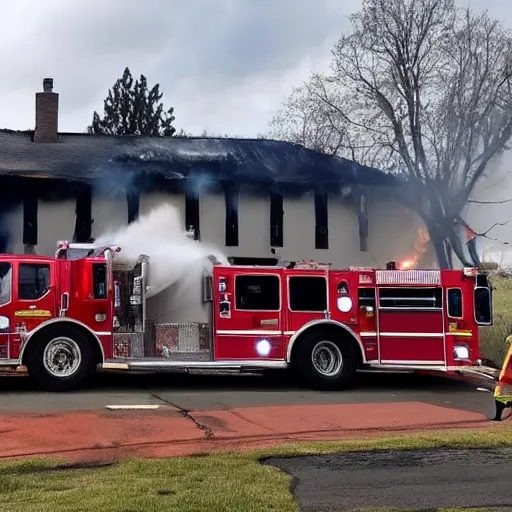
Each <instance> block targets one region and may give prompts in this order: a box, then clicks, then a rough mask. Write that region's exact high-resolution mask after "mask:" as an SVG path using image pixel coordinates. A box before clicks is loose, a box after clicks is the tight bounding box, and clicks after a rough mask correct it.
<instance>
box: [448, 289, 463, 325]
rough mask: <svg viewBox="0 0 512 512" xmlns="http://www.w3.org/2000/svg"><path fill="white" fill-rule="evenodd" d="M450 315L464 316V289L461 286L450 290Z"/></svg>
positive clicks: (454, 316) (453, 316)
mask: <svg viewBox="0 0 512 512" xmlns="http://www.w3.org/2000/svg"><path fill="white" fill-rule="evenodd" d="M448 316H450V317H452V318H462V290H461V289H459V288H452V289H450V290H448Z"/></svg>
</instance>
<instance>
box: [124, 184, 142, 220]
mask: <svg viewBox="0 0 512 512" xmlns="http://www.w3.org/2000/svg"><path fill="white" fill-rule="evenodd" d="M126 202H127V203H128V224H131V223H132V222H135V221H136V220H137V219H138V218H139V209H140V194H139V191H138V190H130V191H129V192H127V193H126Z"/></svg>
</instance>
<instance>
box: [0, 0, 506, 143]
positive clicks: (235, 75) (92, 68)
mask: <svg viewBox="0 0 512 512" xmlns="http://www.w3.org/2000/svg"><path fill="white" fill-rule="evenodd" d="M461 1H462V0H461ZM492 1H493V0H490V2H491V3H492ZM494 1H495V6H494V5H493V6H490V4H489V1H486V2H485V4H486V6H489V7H491V8H495V10H496V11H497V13H496V15H497V16H498V17H504V16H506V14H507V11H510V10H511V8H509V7H506V6H504V5H501V4H500V3H499V2H498V1H497V0H494ZM478 2H480V3H483V0H472V5H473V6H474V7H475V8H480V6H477V5H476V4H478ZM359 6H360V0H346V1H345V2H340V1H339V0H216V1H212V0H188V1H186V2H183V1H180V0H146V2H141V1H140V0H73V1H69V0H45V1H44V2H35V1H34V0H6V1H4V2H2V6H1V8H2V16H1V17H0V45H1V47H2V49H7V50H8V51H3V52H2V53H1V54H0V66H1V69H2V70H3V73H2V80H1V81H0V127H6V128H13V129H27V128H33V126H34V93H35V92H36V91H39V90H41V87H42V79H43V78H44V77H46V76H50V77H53V78H54V86H55V90H56V91H57V92H59V93H60V118H59V123H60V130H61V131H78V132H80V131H83V130H85V128H86V126H87V125H88V124H89V123H90V120H91V118H92V112H93V110H102V106H103V98H104V97H105V95H106V93H107V90H108V88H109V87H111V86H112V84H113V83H114V82H115V80H116V79H117V78H118V77H119V76H120V75H121V73H122V71H123V69H124V68H125V66H129V67H130V69H131V70H132V72H133V73H134V74H135V75H140V74H141V73H143V74H145V75H146V77H147V78H148V81H149V83H150V84H154V83H155V82H158V83H160V85H161V89H162V90H163V92H164V102H165V104H166V105H172V106H174V108H175V115H176V125H177V127H183V128H184V129H186V130H187V131H190V132H195V133H200V132H201V131H202V130H203V129H204V128H208V130H210V131H212V132H216V133H222V134H224V133H229V134H233V135H242V136H255V135H257V134H258V133H260V132H262V131H265V130H266V127H267V122H268V120H269V119H270V117H271V115H272V113H273V111H275V109H276V108H278V106H279V104H280V103H281V101H282V99H284V97H285V96H286V95H287V94H288V93H289V92H290V89H291V87H292V86H293V85H295V84H297V83H300V82H301V81H303V80H304V79H306V78H307V76H308V75H309V74H310V72H311V71H312V70H314V69H319V68H320V69H322V68H323V69H325V68H326V67H327V65H328V63H329V60H330V50H331V48H332V46H333V44H334V42H335V41H336V39H337V38H338V37H339V35H340V34H341V33H342V32H343V31H344V30H346V29H347V28H348V26H349V23H348V18H347V17H348V15H349V14H350V13H351V12H354V11H356V10H357V9H358V8H359Z"/></svg>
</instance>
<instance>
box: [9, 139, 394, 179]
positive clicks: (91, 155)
mask: <svg viewBox="0 0 512 512" xmlns="http://www.w3.org/2000/svg"><path fill="white" fill-rule="evenodd" d="M59 139H60V142H58V143H36V142H33V141H32V132H14V131H9V130H0V175H15V176H26V177H37V178H57V179H65V180H70V181H82V182H83V181H96V180H101V179H102V178H104V177H105V176H107V175H112V173H114V174H124V175H126V174H132V175H133V174H136V175H138V174H140V173H145V172H147V173H148V174H151V175H160V176H162V177H165V178H167V179H175V180H180V179H185V178H188V177H191V176H194V175H195V176H197V175H206V176H208V177H210V178H213V179H214V180H219V181H221V180H222V181H238V182H242V183H243V182H247V183H251V182H252V183H255V182H268V181H271V182H287V183H304V184H310V183H323V184H338V185H339V184H361V185H390V184H392V183H394V179H393V178H392V177H391V176H390V175H387V174H385V173H383V172H381V171H379V170H377V169H372V168H370V167H365V166H362V165H359V164H357V163H355V162H352V161H350V160H346V159H343V158H340V157H337V156H330V155H325V154H323V153H319V152H316V151H313V150H310V149H307V148H305V147H303V146H301V145H298V144H293V143H290V142H284V141H273V140H264V139H227V138H163V137H140V136H109V135H89V134H60V135H59Z"/></svg>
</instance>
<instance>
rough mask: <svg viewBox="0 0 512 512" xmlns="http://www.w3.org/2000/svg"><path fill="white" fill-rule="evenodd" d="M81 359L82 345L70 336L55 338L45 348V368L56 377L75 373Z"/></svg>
mask: <svg viewBox="0 0 512 512" xmlns="http://www.w3.org/2000/svg"><path fill="white" fill-rule="evenodd" d="M81 361H82V353H81V351H80V347H79V346H78V344H77V343H76V342H75V341H73V340H72V339H70V338H63V337H59V338H54V339H53V340H51V341H50V343H48V345H46V348H45V349H44V354H43V365H44V368H45V370H46V371H47V372H48V373H49V374H50V375H53V376H54V377H69V376H71V375H73V374H74V373H75V372H76V371H77V370H78V368H79V367H80V362H81Z"/></svg>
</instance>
